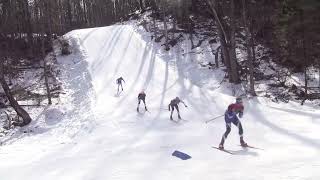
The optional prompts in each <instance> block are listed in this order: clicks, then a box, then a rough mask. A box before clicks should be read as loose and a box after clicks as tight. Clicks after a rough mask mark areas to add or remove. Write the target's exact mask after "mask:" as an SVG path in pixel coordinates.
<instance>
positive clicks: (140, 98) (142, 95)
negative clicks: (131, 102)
mask: <svg viewBox="0 0 320 180" xmlns="http://www.w3.org/2000/svg"><path fill="white" fill-rule="evenodd" d="M141 101H142V102H143V104H144V109H145V110H146V111H148V109H147V106H146V93H145V92H144V90H142V91H141V92H140V93H139V94H138V107H137V111H138V112H139V106H140V102H141Z"/></svg>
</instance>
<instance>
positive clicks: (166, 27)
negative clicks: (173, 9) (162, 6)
mask: <svg viewBox="0 0 320 180" xmlns="http://www.w3.org/2000/svg"><path fill="white" fill-rule="evenodd" d="M163 26H164V37H165V50H166V51H169V50H170V48H169V45H168V26H167V17H166V13H165V12H164V11H163Z"/></svg>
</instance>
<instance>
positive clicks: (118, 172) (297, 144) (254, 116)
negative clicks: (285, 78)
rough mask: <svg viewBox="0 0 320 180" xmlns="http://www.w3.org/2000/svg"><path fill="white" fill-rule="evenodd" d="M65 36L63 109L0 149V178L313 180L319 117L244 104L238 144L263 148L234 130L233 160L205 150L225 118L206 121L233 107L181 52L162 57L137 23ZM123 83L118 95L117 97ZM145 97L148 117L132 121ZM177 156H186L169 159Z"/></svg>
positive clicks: (303, 109)
mask: <svg viewBox="0 0 320 180" xmlns="http://www.w3.org/2000/svg"><path fill="white" fill-rule="evenodd" d="M66 36H67V37H68V38H69V39H70V42H71V46H72V48H73V54H71V55H69V56H67V57H61V56H60V57H58V61H59V63H60V65H61V68H62V74H61V77H60V81H61V82H63V87H64V91H65V94H64V95H62V96H61V97H60V100H61V101H60V104H56V105H53V106H51V107H48V108H47V110H46V111H44V112H43V113H42V114H39V115H37V117H34V121H33V124H31V125H30V127H26V128H24V129H23V131H27V132H28V133H24V134H23V135H19V136H14V135H13V137H14V139H10V140H8V141H5V142H4V144H3V145H2V146H1V147H0V162H1V163H0V177H1V179H4V180H12V179H14V180H15V179H25V180H26V179H30V180H31V179H45V180H50V179H54V180H66V179H67V180H80V179H83V180H100V179H101V180H102V179H103V180H105V179H112V180H133V179H137V180H143V179H159V180H160V179H161V180H163V179H168V180H169V179H208V180H212V179H220V180H222V179H230V180H231V179H248V180H256V179H266V180H271V179H274V180H279V179H290V180H302V179H304V180H318V179H319V178H320V172H319V168H320V151H319V149H320V136H319V131H320V111H319V110H318V109H315V108H314V107H312V106H300V105H299V104H296V103H288V104H275V103H272V102H270V101H268V100H266V99H263V98H254V99H250V100H245V101H244V105H245V113H244V117H243V118H242V124H243V127H244V137H245V140H246V141H247V142H248V143H249V144H251V145H253V146H256V147H260V148H262V149H263V150H258V149H243V148H241V147H240V146H239V137H238V133H237V129H236V127H235V126H233V127H232V129H233V130H232V131H231V133H230V135H229V137H228V139H227V141H226V143H225V148H226V149H228V150H230V151H232V152H233V153H234V154H235V155H230V154H227V153H224V152H222V151H219V150H216V149H213V148H212V146H217V145H218V143H219V141H220V139H221V136H222V134H223V133H224V131H225V123H224V120H223V118H218V119H216V120H215V121H212V122H210V123H205V121H206V120H208V119H210V118H213V117H216V116H219V115H221V114H223V113H224V111H225V109H226V107H227V105H228V104H230V103H232V102H234V99H235V98H234V97H232V96H231V94H232V90H230V88H228V87H227V85H224V86H223V87H220V82H221V81H222V80H223V78H224V77H223V76H224V73H223V72H222V71H220V70H214V71H213V70H204V69H202V70H199V67H198V65H197V64H196V63H194V62H193V60H192V58H190V56H184V55H182V53H181V52H182V49H185V48H186V47H184V45H181V46H177V47H175V48H173V49H172V50H171V51H170V52H165V51H163V50H162V49H163V47H161V46H160V45H158V44H155V43H153V42H151V41H150V38H149V37H148V35H147V33H145V32H143V30H142V29H139V28H137V27H135V26H134V25H114V26H109V27H103V28H94V29H83V30H77V31H72V32H70V33H68V34H67V35H66ZM185 46H187V45H185ZM120 76H122V77H123V78H124V80H125V83H124V91H123V92H122V93H121V94H120V95H117V94H116V91H117V90H116V88H117V87H116V83H115V80H116V78H118V77H120ZM218 87H220V88H218ZM142 89H144V90H145V92H146V94H147V99H146V102H147V105H148V108H149V110H150V112H142V113H137V112H136V106H137V95H138V93H139V92H140V91H141V90H142ZM176 96H179V97H180V98H181V99H183V100H184V101H185V102H186V104H187V105H188V108H185V107H183V106H180V110H181V116H182V118H183V119H182V120H181V121H180V122H178V123H175V122H172V121H170V120H169V112H168V110H167V106H168V103H169V102H170V100H171V99H173V98H175V97H176ZM141 107H142V106H141ZM141 109H142V108H141ZM174 119H175V120H177V116H176V114H175V116H174ZM28 130H29V131H28ZM175 150H180V151H183V152H185V153H187V154H189V155H190V156H192V158H191V159H189V160H186V161H183V160H180V159H178V158H176V157H174V156H171V154H172V152H173V151H175Z"/></svg>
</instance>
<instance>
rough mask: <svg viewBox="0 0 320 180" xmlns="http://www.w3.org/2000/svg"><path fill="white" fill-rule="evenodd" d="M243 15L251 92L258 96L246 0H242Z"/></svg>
mask: <svg viewBox="0 0 320 180" xmlns="http://www.w3.org/2000/svg"><path fill="white" fill-rule="evenodd" d="M242 17H243V23H244V29H245V32H246V37H245V38H246V48H247V54H248V61H247V62H248V66H249V75H250V79H249V83H250V91H249V92H250V94H251V95H252V96H256V93H255V90H254V77H253V75H254V73H253V72H254V66H253V60H252V51H251V50H252V49H251V47H250V44H251V43H250V39H252V35H251V33H250V31H249V28H248V24H247V14H246V2H245V0H242Z"/></svg>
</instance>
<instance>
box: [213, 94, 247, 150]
mask: <svg viewBox="0 0 320 180" xmlns="http://www.w3.org/2000/svg"><path fill="white" fill-rule="evenodd" d="M243 110H244V107H243V104H242V99H241V98H237V99H236V103H235V104H230V105H229V106H228V109H227V111H226V112H225V116H224V118H225V122H226V128H227V129H226V132H225V133H224V134H223V136H222V139H221V142H220V144H219V149H224V146H223V145H224V141H225V139H227V137H228V135H229V133H230V132H231V123H232V124H234V125H236V126H237V127H238V129H239V136H240V144H241V146H243V147H247V146H248V145H247V143H245V142H244V140H243V128H242V125H241V122H240V120H239V119H238V117H237V114H238V115H239V117H240V118H242V116H243Z"/></svg>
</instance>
